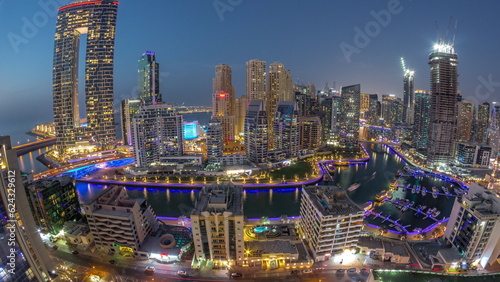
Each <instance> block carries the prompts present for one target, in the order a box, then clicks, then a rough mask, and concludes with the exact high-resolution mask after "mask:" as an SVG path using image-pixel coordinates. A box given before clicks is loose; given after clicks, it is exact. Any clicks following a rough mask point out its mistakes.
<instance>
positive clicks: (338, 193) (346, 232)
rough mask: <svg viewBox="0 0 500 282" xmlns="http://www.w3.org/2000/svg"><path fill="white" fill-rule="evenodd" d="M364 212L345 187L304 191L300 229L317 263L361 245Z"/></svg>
mask: <svg viewBox="0 0 500 282" xmlns="http://www.w3.org/2000/svg"><path fill="white" fill-rule="evenodd" d="M363 216H364V210H363V209H362V208H360V207H359V206H358V205H356V204H355V203H354V202H353V201H352V200H351V199H349V197H348V196H347V194H346V191H345V190H344V189H343V188H342V187H336V186H326V185H320V186H310V187H306V188H303V189H302V199H301V202H300V223H299V228H300V231H301V233H302V236H304V237H305V239H306V242H308V243H309V247H310V249H311V251H312V255H313V257H314V259H315V260H316V261H324V260H328V259H329V258H330V257H331V256H333V255H335V254H337V253H342V252H343V251H344V250H349V249H351V248H354V247H356V246H357V243H358V239H359V234H360V232H361V229H362V228H363Z"/></svg>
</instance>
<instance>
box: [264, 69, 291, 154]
mask: <svg viewBox="0 0 500 282" xmlns="http://www.w3.org/2000/svg"><path fill="white" fill-rule="evenodd" d="M282 101H295V92H294V91H293V83H292V76H291V73H290V71H289V70H286V69H285V66H284V65H283V64H282V63H278V62H275V63H272V64H271V65H269V73H268V78H267V94H266V109H267V114H268V129H269V134H270V136H273V135H274V133H273V131H274V126H273V123H274V119H275V117H276V111H277V105H278V103H279V102H282ZM270 142H271V144H270V146H271V147H270V148H273V149H276V147H275V145H274V139H272V140H270Z"/></svg>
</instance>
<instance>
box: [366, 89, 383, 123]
mask: <svg viewBox="0 0 500 282" xmlns="http://www.w3.org/2000/svg"><path fill="white" fill-rule="evenodd" d="M369 95H370V96H369V104H368V111H367V112H366V113H365V119H366V121H367V122H368V123H369V124H372V125H375V124H376V123H377V122H378V120H379V119H380V115H379V114H378V102H379V101H378V94H369Z"/></svg>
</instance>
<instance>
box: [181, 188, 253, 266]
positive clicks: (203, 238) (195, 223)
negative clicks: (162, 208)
mask: <svg viewBox="0 0 500 282" xmlns="http://www.w3.org/2000/svg"><path fill="white" fill-rule="evenodd" d="M190 218H191V227H192V231H193V244H194V250H195V253H194V255H195V257H196V259H197V260H198V261H203V260H208V261H212V263H213V265H214V266H226V265H227V263H229V262H230V261H233V262H236V263H237V264H239V263H242V259H243V258H244V233H243V232H244V223H245V218H244V214H243V193H242V187H241V186H236V185H234V184H233V183H232V182H224V183H221V184H216V183H213V184H211V185H209V186H204V187H203V188H202V189H201V191H200V193H199V194H198V198H197V199H196V204H195V209H194V211H193V212H192V213H191V216H190Z"/></svg>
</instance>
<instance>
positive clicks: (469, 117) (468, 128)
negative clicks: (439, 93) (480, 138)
mask: <svg viewBox="0 0 500 282" xmlns="http://www.w3.org/2000/svg"><path fill="white" fill-rule="evenodd" d="M457 106H458V116H457V141H471V132H472V125H473V122H474V102H472V101H469V100H462V101H460V102H458V105H457Z"/></svg>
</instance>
